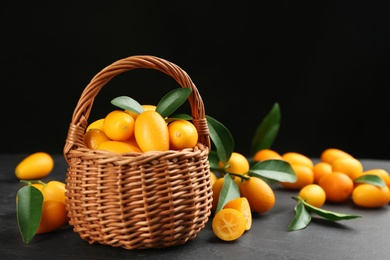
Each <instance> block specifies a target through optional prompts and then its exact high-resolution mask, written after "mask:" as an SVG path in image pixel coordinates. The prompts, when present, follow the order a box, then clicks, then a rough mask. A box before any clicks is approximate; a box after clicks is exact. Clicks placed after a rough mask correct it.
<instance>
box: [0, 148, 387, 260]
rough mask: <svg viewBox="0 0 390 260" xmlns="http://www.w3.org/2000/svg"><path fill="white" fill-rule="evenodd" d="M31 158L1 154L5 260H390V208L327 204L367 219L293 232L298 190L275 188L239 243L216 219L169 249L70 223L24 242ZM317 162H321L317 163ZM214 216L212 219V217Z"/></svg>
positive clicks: (58, 167)
mask: <svg viewBox="0 0 390 260" xmlns="http://www.w3.org/2000/svg"><path fill="white" fill-rule="evenodd" d="M26 156H27V155H26V154H2V155H0V194H1V196H0V199H1V211H0V228H1V231H0V234H1V236H0V257H1V258H2V259H3V257H4V259H57V260H59V259H319V260H321V259H344V260H345V259H371V260H373V259H388V258H389V256H390V246H389V239H390V212H389V209H390V208H389V206H385V207H382V208H378V209H364V208H359V207H357V206H355V205H353V203H351V202H347V203H343V204H330V203H326V204H325V205H324V206H323V208H324V209H326V210H331V211H335V212H339V213H346V214H357V215H361V216H362V218H357V219H353V220H343V221H338V222H330V221H328V220H325V219H323V218H321V217H317V216H316V215H313V218H312V221H311V222H310V224H309V225H308V226H307V227H306V228H305V229H302V230H299V231H288V229H287V228H288V225H289V224H290V222H291V220H292V219H293V217H294V214H295V212H294V207H295V205H296V201H295V200H293V199H292V196H295V195H297V191H288V190H285V189H283V188H281V187H280V186H277V185H276V186H273V188H274V191H275V196H276V203H275V206H274V207H273V208H272V209H271V210H270V211H268V212H266V213H263V214H254V215H253V225H252V228H251V230H249V231H247V232H246V233H244V235H243V236H242V237H241V238H239V239H238V240H236V241H233V242H224V241H221V240H219V239H218V238H217V237H216V236H215V235H214V233H213V232H212V229H211V218H210V220H209V221H208V223H207V225H206V227H205V228H204V229H203V230H202V231H201V232H200V233H199V234H198V235H197V237H196V238H194V239H193V240H190V241H188V242H187V243H185V244H184V245H181V246H174V247H169V248H163V249H142V250H127V249H123V248H118V247H111V246H107V245H100V244H92V245H91V244H89V243H88V242H86V241H84V240H82V239H81V238H80V236H79V235H78V234H77V233H75V232H74V231H73V230H72V227H71V226H69V225H65V226H64V227H62V228H60V229H59V230H57V231H54V232H52V233H47V234H40V235H36V236H35V237H34V238H33V239H32V241H31V242H30V243H28V244H24V243H23V241H22V238H21V235H20V232H19V229H18V225H17V220H16V210H15V208H16V207H15V195H16V193H17V191H18V189H19V188H21V187H22V186H23V185H24V184H22V183H20V182H19V180H18V179H17V178H16V177H15V174H14V172H15V167H16V165H17V164H18V163H19V162H20V161H21V160H22V159H23V158H24V157H26ZM53 158H54V162H55V165H54V169H53V171H52V173H51V174H50V175H49V176H48V177H46V178H45V179H43V180H44V181H49V180H53V179H54V180H59V181H65V175H66V168H67V163H66V161H65V159H64V157H63V155H61V154H57V155H53ZM313 161H314V162H315V161H316V159H313ZM360 161H361V162H362V163H363V167H364V169H365V170H368V169H373V168H382V169H385V170H387V171H390V161H384V160H374V159H360ZM211 217H212V216H211Z"/></svg>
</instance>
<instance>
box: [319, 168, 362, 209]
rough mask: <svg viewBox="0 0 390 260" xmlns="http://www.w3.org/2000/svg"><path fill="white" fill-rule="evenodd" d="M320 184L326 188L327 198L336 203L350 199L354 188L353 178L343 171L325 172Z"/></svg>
mask: <svg viewBox="0 0 390 260" xmlns="http://www.w3.org/2000/svg"><path fill="white" fill-rule="evenodd" d="M318 184H319V185H320V186H321V187H322V188H323V189H324V191H325V194H326V200H327V201H330V202H335V203H340V202H344V201H346V200H347V199H349V198H350V196H351V194H352V190H353V188H354V183H353V181H352V179H351V178H350V177H349V176H348V175H346V174H345V173H342V172H332V173H330V174H325V175H324V176H322V178H321V179H320V181H319V183H318Z"/></svg>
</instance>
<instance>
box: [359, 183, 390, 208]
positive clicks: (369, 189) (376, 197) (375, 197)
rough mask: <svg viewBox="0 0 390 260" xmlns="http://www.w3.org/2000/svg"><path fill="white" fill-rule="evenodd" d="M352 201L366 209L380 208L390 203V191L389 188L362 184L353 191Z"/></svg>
mask: <svg viewBox="0 0 390 260" xmlns="http://www.w3.org/2000/svg"><path fill="white" fill-rule="evenodd" d="M352 201H353V202H354V203H355V204H356V205H358V206H360V207H364V208H379V207H383V206H385V205H387V204H389V202H390V189H389V187H387V186H384V187H378V186H375V185H372V184H368V183H361V184H359V185H358V186H356V187H355V188H354V189H353V192H352Z"/></svg>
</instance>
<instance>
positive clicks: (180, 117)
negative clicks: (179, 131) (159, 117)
mask: <svg viewBox="0 0 390 260" xmlns="http://www.w3.org/2000/svg"><path fill="white" fill-rule="evenodd" d="M175 120H192V116H190V115H188V114H176V115H173V116H170V117H168V118H167V119H166V120H165V121H166V122H167V123H169V122H172V121H175Z"/></svg>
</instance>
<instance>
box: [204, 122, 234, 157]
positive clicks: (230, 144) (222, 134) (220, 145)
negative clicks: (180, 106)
mask: <svg viewBox="0 0 390 260" xmlns="http://www.w3.org/2000/svg"><path fill="white" fill-rule="evenodd" d="M206 119H207V125H208V127H209V132H210V139H211V141H212V142H213V143H214V145H215V148H216V150H217V154H218V158H219V160H220V161H221V162H222V163H226V162H227V161H228V160H229V158H230V156H231V155H232V153H233V151H234V139H233V136H232V135H231V133H230V131H229V130H228V129H227V128H226V127H225V126H224V125H223V124H222V123H220V122H219V121H217V120H216V119H214V118H212V117H210V116H207V115H206Z"/></svg>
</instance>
